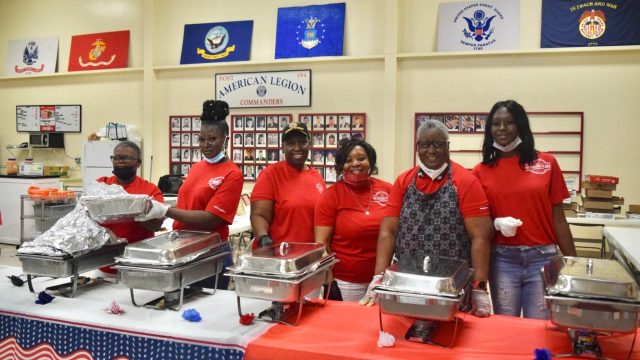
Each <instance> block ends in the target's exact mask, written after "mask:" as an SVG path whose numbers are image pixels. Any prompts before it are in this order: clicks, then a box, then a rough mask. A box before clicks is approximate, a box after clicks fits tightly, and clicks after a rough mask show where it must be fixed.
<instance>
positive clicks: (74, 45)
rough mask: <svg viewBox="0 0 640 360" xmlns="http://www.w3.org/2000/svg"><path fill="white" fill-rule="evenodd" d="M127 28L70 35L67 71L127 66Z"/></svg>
mask: <svg viewBox="0 0 640 360" xmlns="http://www.w3.org/2000/svg"><path fill="white" fill-rule="evenodd" d="M128 56H129V30H123V31H112V32H106V33H97V34H86V35H74V36H72V37H71V51H70V54H69V71H84V70H101V69H117V68H126V67H127V58H128Z"/></svg>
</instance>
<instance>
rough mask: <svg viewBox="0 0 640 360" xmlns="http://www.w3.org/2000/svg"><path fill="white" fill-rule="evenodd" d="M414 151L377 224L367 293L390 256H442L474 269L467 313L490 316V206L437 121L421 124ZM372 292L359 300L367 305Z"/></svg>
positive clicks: (444, 128) (402, 258)
mask: <svg viewBox="0 0 640 360" xmlns="http://www.w3.org/2000/svg"><path fill="white" fill-rule="evenodd" d="M416 148H417V151H418V157H419V160H420V164H419V166H416V167H414V168H413V169H410V170H408V171H406V172H404V173H402V174H400V176H398V178H397V179H396V182H395V183H394V185H393V187H392V189H391V195H390V197H389V202H388V204H387V211H386V215H385V217H384V218H383V220H382V224H381V225H380V234H379V236H378V247H377V254H376V266H375V272H374V274H377V275H374V278H373V281H372V283H371V285H370V286H369V287H370V289H372V288H373V287H374V286H375V285H376V284H377V283H379V282H380V279H381V278H382V276H381V274H382V273H383V272H384V270H385V269H386V268H387V267H388V266H389V265H390V264H391V259H392V256H393V255H394V253H395V257H396V258H397V259H398V260H399V261H401V262H402V261H408V260H410V259H415V258H420V259H421V258H424V257H425V256H427V255H429V256H444V257H451V258H457V259H462V260H466V261H468V262H470V264H471V265H472V267H473V268H474V274H473V277H474V282H473V284H474V286H473V287H474V291H473V296H472V302H473V307H474V309H473V310H472V311H473V312H474V313H475V314H476V315H478V316H488V315H489V313H490V305H489V295H488V293H487V292H486V281H487V277H488V271H489V251H490V247H491V245H490V244H491V235H492V229H493V226H492V223H491V219H490V217H489V203H488V201H487V197H486V196H485V194H484V191H483V190H482V186H481V185H480V182H479V181H478V179H476V178H475V176H473V174H471V173H470V172H469V171H468V170H466V169H465V168H463V167H462V166H460V165H458V164H456V163H454V162H453V161H450V159H449V134H448V131H447V128H446V127H445V125H444V124H443V123H441V122H439V121H435V120H427V121H426V122H425V123H423V124H422V125H420V127H419V128H418V133H417V141H416ZM372 300H373V301H375V299H374V298H373V296H372V292H371V291H368V292H367V295H366V296H365V298H363V300H362V301H361V303H362V304H372V303H373V301H372Z"/></svg>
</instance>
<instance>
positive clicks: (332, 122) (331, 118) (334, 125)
mask: <svg viewBox="0 0 640 360" xmlns="http://www.w3.org/2000/svg"><path fill="white" fill-rule="evenodd" d="M325 129H327V130H338V122H337V120H336V116H335V115H327V116H326V122H325Z"/></svg>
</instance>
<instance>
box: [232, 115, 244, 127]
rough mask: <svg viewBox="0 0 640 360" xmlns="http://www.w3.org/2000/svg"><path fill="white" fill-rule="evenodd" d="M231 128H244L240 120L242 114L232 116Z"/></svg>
mask: <svg viewBox="0 0 640 360" xmlns="http://www.w3.org/2000/svg"><path fill="white" fill-rule="evenodd" d="M233 130H236V131H237V130H244V123H243V122H242V116H234V117H233Z"/></svg>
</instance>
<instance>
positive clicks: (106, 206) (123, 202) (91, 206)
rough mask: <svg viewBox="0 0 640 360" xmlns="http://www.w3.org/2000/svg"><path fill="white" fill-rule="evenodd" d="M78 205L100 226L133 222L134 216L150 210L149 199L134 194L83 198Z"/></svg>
mask: <svg viewBox="0 0 640 360" xmlns="http://www.w3.org/2000/svg"><path fill="white" fill-rule="evenodd" d="M80 203H81V204H83V205H84V206H86V208H87V211H89V216H91V218H92V219H94V220H95V221H97V222H99V223H100V224H117V223H123V222H130V221H134V219H135V217H136V216H138V215H143V214H146V213H147V212H148V211H149V209H150V208H151V197H150V196H148V195H135V194H121V195H99V196H83V197H81V198H80Z"/></svg>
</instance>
